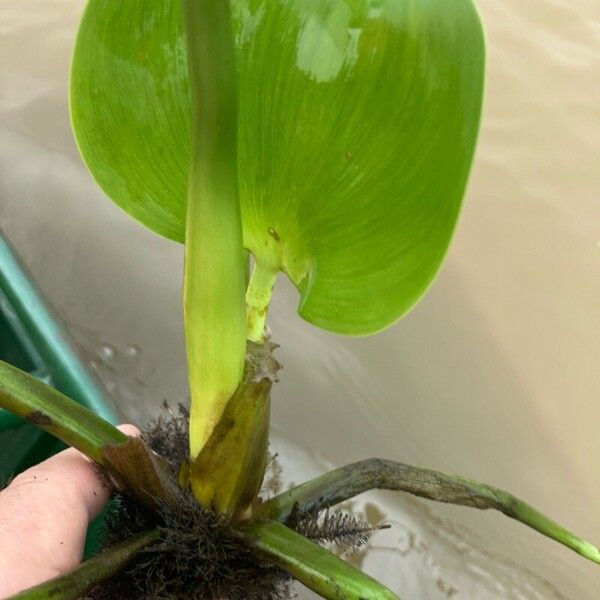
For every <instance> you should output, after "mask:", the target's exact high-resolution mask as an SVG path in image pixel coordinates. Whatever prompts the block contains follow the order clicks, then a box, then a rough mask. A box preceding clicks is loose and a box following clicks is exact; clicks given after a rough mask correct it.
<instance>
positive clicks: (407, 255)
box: [71, 0, 484, 334]
mask: <svg viewBox="0 0 600 600" xmlns="http://www.w3.org/2000/svg"><path fill="white" fill-rule="evenodd" d="M231 6H232V12H233V30H234V35H235V41H236V57H235V58H236V63H237V69H238V97H239V117H238V166H239V191H240V203H241V212H242V225H243V240H244V246H245V248H247V249H248V250H250V251H251V252H252V254H253V255H254V256H255V258H256V260H257V261H258V262H259V263H260V264H262V265H264V266H265V267H266V268H268V269H280V270H282V271H284V272H285V273H286V274H287V275H288V277H289V278H290V279H291V280H292V281H293V283H294V284H295V285H296V287H297V288H298V290H299V291H300V294H301V301H300V305H299V312H300V314H301V316H302V317H303V318H305V319H306V320H308V321H310V322H312V323H315V324H316V325H318V326H320V327H323V328H326V329H330V330H333V331H337V332H341V333H347V334H367V333H371V332H373V331H376V330H378V329H381V328H383V327H385V326H387V325H388V324H389V323H391V322H392V321H394V320H395V319H397V318H398V317H400V316H401V315H402V314H403V313H405V312H406V311H407V310H409V309H410V308H411V307H412V306H413V305H414V303H415V302H416V301H417V300H418V299H419V298H420V297H421V295H422V294H423V293H424V291H425V290H426V288H427V286H428V285H429V284H430V282H431V280H432V278H433V277H434V275H435V273H436V272H437V270H438V268H439V266H440V263H441V261H442V259H443V257H444V255H445V253H446V250H447V247H448V244H449V242H450V238H451V236H452V232H453V230H454V226H455V223H456V219H457V215H458V212H459V209H460V205H461V201H462V196H463V193H464V189H465V185H466V181H467V176H468V172H469V168H470V165H471V160H472V156H473V151H474V146H475V140H476V136H477V130H478V125H479V117H480V108H481V97H482V88H483V71H484V42H483V36H482V32H481V27H480V23H479V19H478V16H477V14H476V11H475V9H474V7H473V4H472V2H471V0H454V1H452V2H440V1H439V0H403V1H399V0H381V1H380V2H377V3H368V2H364V1H363V0H293V1H292V0H262V1H261V0H233V1H232V2H231ZM71 111H72V120H73V126H74V130H75V134H76V137H77V141H78V144H79V147H80V150H81V152H82V155H83V157H84V160H85V161H86V163H87V166H88V168H89V169H90V171H91V172H92V174H93V176H94V177H95V178H96V180H97V181H98V183H99V184H100V186H101V187H102V188H103V189H104V191H105V192H106V193H107V194H108V195H109V196H110V197H111V198H112V199H113V200H114V201H115V202H116V203H117V204H119V205H120V206H121V207H122V208H123V209H124V210H126V211H127V212H129V213H130V214H131V215H132V216H134V217H135V218H137V219H138V220H140V221H141V222H142V223H144V224H145V225H146V226H148V227H150V228H151V229H153V230H154V231H157V232H158V233H160V234H162V235H165V236H167V237H169V238H172V239H174V240H179V241H183V240H184V231H185V218H186V217H185V215H186V191H187V176H188V175H187V174H188V165H189V152H190V150H189V147H190V114H191V113H190V90H189V82H188V74H187V65H186V51H185V42H184V39H183V27H182V17H181V4H180V2H179V0H129V1H128V2H126V3H121V2H114V1H112V0H90V1H89V3H88V7H87V10H86V12H85V15H84V18H83V21H82V23H81V27H80V30H79V35H78V38H77V44H76V49H75V54H74V58H73V67H72V82H71Z"/></svg>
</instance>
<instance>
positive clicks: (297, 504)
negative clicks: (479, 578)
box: [257, 458, 600, 563]
mask: <svg viewBox="0 0 600 600" xmlns="http://www.w3.org/2000/svg"><path fill="white" fill-rule="evenodd" d="M373 489H379V490H395V491H403V492H408V493H409V494H413V495H415V496H420V497H421V498H427V499H429V500H436V501H438V502H446V503H450V504H458V505H461V506H470V507H473V508H479V509H495V510H498V511H500V512H502V513H504V514H505V515H506V516H508V517H510V518H512V519H516V520H517V521H520V522H521V523H524V524H525V525H528V526H529V527H531V528H533V529H535V530H537V531H539V532H540V533H541V534H543V535H545V536H547V537H549V538H551V539H553V540H556V541H557V542H560V543H561V544H564V545H565V546H567V547H568V548H571V549H572V550H574V551H575V552H577V553H578V554H581V555H582V556H584V557H585V558H588V559H589V560H591V561H593V562H596V563H600V549H598V547H596V546H594V545H593V544H591V543H590V542H586V541H585V540H583V539H581V538H579V537H578V536H576V535H574V534H572V533H571V532H570V531H567V530H566V529H565V528H564V527H562V526H561V525H559V524H558V523H556V522H554V521H553V520H552V519H550V518H548V517H547V516H545V515H544V514H542V513H541V512H539V511H538V510H536V509H535V508H533V507H532V506H530V505H529V504H527V503H526V502H523V501H522V500H520V499H519V498H517V497H516V496H513V495H512V494H509V493H508V492H505V491H504V490H501V489H498V488H495V487H492V486H490V485H486V484H485V483H480V482H478V481H473V480H471V479H467V478H465V477H460V476H458V475H448V474H446V473H440V472H439V471H433V470H431V469H424V468H422V467H414V466H411V465H406V464H404V463H399V462H395V461H392V460H384V459H379V458H372V459H369V460H363V461H360V462H357V463H353V464H351V465H347V466H345V467H341V468H339V469H336V470H335V471H331V472H330V473H326V474H325V475H321V476H320V477H316V478H315V479H312V480H310V481H307V482H306V483H303V484H302V485H299V486H297V487H295V488H293V489H291V490H289V491H287V492H284V493H283V494H280V495H278V496H275V497H274V498H272V499H271V500H269V501H267V502H266V503H265V504H263V505H262V507H261V509H260V510H259V512H258V515H257V516H258V517H260V518H267V519H278V520H281V521H284V520H286V519H287V518H288V517H289V516H290V515H291V514H292V512H293V511H294V510H300V511H301V512H312V511H315V510H321V509H324V508H328V507H330V506H334V505H335V504H339V503H340V502H344V501H345V500H348V499H350V498H353V497H354V496H358V495H359V494H362V493H363V492H367V491H369V490H373Z"/></svg>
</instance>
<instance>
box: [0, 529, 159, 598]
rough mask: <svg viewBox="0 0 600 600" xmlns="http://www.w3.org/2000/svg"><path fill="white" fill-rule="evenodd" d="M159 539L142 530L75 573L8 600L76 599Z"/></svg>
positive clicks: (98, 555) (151, 533) (74, 571)
mask: <svg viewBox="0 0 600 600" xmlns="http://www.w3.org/2000/svg"><path fill="white" fill-rule="evenodd" d="M158 537H159V532H158V530H152V531H146V532H145V533H140V534H139V535H136V536H135V537H132V538H129V539H128V540H126V541H125V542H122V543H121V544H119V545H117V546H115V547H114V548H111V549H110V550H106V551H105V552H101V553H100V554H97V555H96V556H94V557H93V558H90V560H88V561H86V562H84V563H83V564H82V565H80V566H79V567H77V568H76V569H75V570H73V571H71V572H70V573H67V574H66V575H61V576H59V577H55V578H54V579H51V580H50V581H46V582H44V583H42V584H40V585H38V586H35V587H33V588H30V589H28V590H25V591H23V592H20V593H18V594H16V595H14V596H11V597H10V598H8V600H50V599H52V600H77V598H81V597H82V596H83V595H84V594H85V593H86V592H87V591H89V590H90V589H92V588H93V587H94V586H96V585H98V584H99V583H100V582H101V581H103V580H104V579H107V578H108V577H111V576H112V575H115V574H116V573H118V572H119V571H120V570H121V569H122V568H123V566H124V565H126V564H127V563H128V562H129V561H130V560H131V559H132V558H133V557H134V556H135V555H136V554H137V553H138V552H139V551H140V550H142V549H143V548H144V547H146V546H148V544H151V543H152V542H154V541H155V540H157V539H158Z"/></svg>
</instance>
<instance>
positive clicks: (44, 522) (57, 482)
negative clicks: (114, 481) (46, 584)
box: [0, 425, 139, 598]
mask: <svg viewBox="0 0 600 600" xmlns="http://www.w3.org/2000/svg"><path fill="white" fill-rule="evenodd" d="M119 429H121V430H122V431H123V432H124V433H126V434H127V435H138V434H139V431H138V430H137V428H135V427H133V426H132V425H123V426H120V427H119ZM112 491H113V490H112V486H111V485H110V483H109V481H108V479H107V478H105V477H102V476H101V474H100V471H99V470H98V468H97V467H96V466H95V465H94V463H92V462H91V461H90V460H89V459H88V458H87V457H85V456H84V455H83V454H82V453H81V452H79V451H77V450H74V449H72V448H70V449H68V450H64V451H63V452H60V453H58V454H56V455H55V456H53V457H51V458H49V459H48V460H45V461H44V462H42V463H40V464H39V465H36V466H35V467H32V468H30V469H28V470H27V471H24V472H23V473H21V474H20V475H18V476H17V477H15V479H14V480H13V481H12V482H11V483H10V485H9V486H8V487H7V488H6V489H4V490H3V491H2V492H0V598H2V597H4V596H7V595H11V594H14V593H16V592H17V591H20V590H22V589H25V588H27V587H30V586H32V585H36V584H38V583H41V582H42V581H45V580H47V579H50V578H52V577H55V576H57V575H59V574H61V573H64V572H66V571H68V570H70V569H72V568H73V567H75V566H76V565H78V564H79V563H80V562H81V558H82V555H83V547H84V544H85V536H86V532H87V528H88V525H89V523H90V521H91V520H93V519H94V518H95V517H96V516H97V515H98V514H99V513H100V511H101V510H102V508H103V507H104V506H105V504H106V503H107V502H108V500H109V498H110V495H111V493H112Z"/></svg>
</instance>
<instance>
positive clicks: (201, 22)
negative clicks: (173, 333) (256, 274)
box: [182, 0, 246, 459]
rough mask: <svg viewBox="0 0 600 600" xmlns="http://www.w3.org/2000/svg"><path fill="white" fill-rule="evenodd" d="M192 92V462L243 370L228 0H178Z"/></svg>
mask: <svg viewBox="0 0 600 600" xmlns="http://www.w3.org/2000/svg"><path fill="white" fill-rule="evenodd" d="M182 6H183V17H184V21H185V29H186V38H187V50H188V52H187V56H188V69H189V78H190V88H191V97H192V153H191V156H192V159H191V164H190V174H189V189H188V204H187V222H186V242H185V246H186V248H185V282H184V319H185V332H186V348H187V359H188V372H189V382H190V391H191V406H190V454H191V457H192V459H194V458H195V457H196V456H197V455H198V454H199V452H200V450H201V449H202V448H203V447H204V445H205V443H206V441H207V440H208V439H209V437H210V435H211V433H212V431H213V429H214V428H215V426H216V424H217V423H218V422H219V420H220V418H221V416H222V414H223V411H224V409H225V406H226V404H227V402H228V401H229V399H230V398H231V396H232V394H233V393H234V392H235V390H236V388H237V387H238V384H239V383H240V381H241V380H242V376H243V371H244V355H245V349H246V335H245V329H246V315H245V312H246V310H245V304H244V294H245V267H246V262H245V260H244V250H243V246H242V225H241V216H240V206H239V198H238V174H237V148H236V138H237V91H236V85H237V84H236V73H235V61H234V50H233V37H232V32H231V15H230V9H229V2H228V1H227V0H219V1H218V2H215V0H183V4H182Z"/></svg>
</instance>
